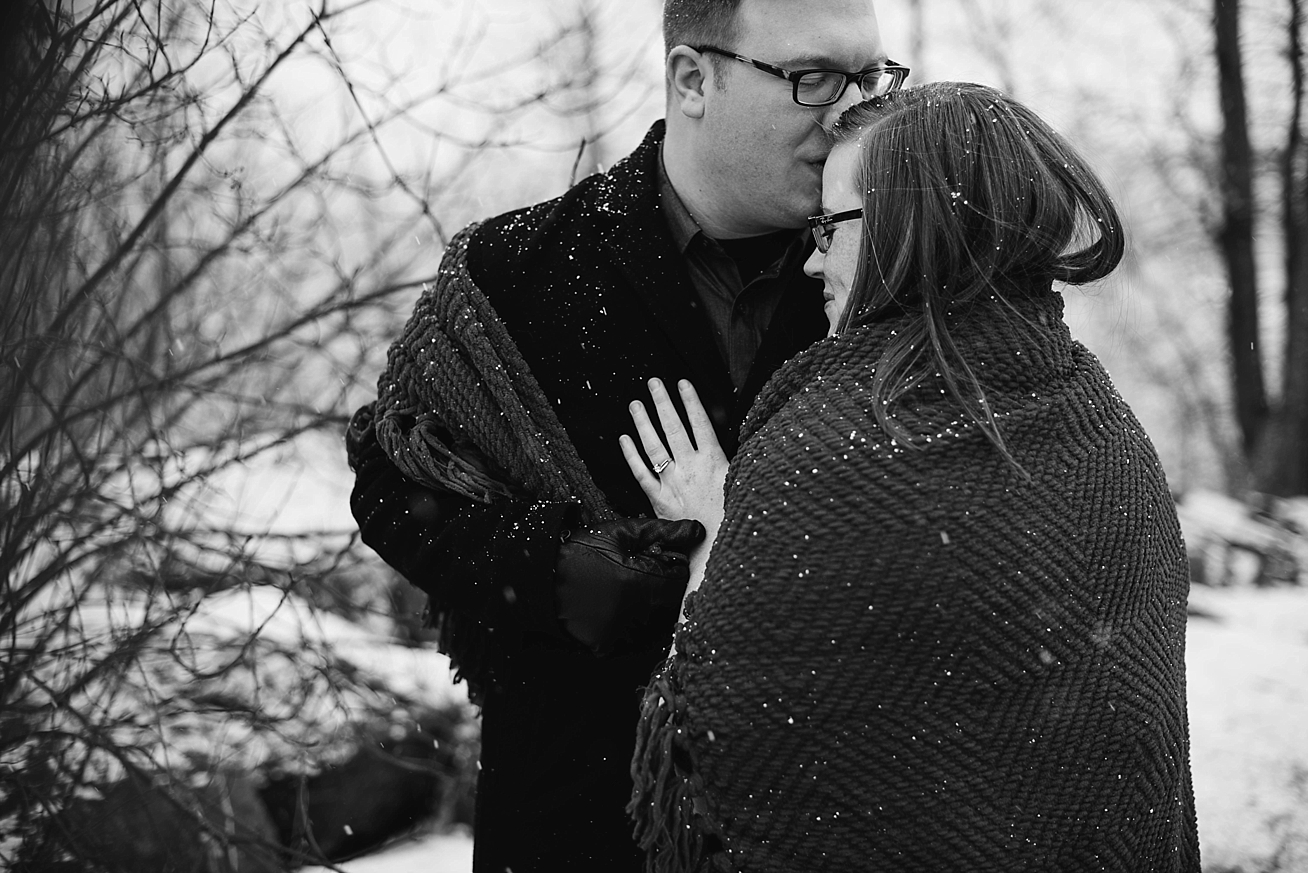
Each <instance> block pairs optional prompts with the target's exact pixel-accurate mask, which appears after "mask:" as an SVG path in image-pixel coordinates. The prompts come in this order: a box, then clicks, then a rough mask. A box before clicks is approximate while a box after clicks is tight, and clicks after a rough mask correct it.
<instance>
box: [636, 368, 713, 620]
mask: <svg viewBox="0 0 1308 873" xmlns="http://www.w3.org/2000/svg"><path fill="white" fill-rule="evenodd" d="M677 391H678V393H680V394H681V402H682V403H683V404H684V405H685V407H686V418H687V420H688V421H689V423H690V433H687V432H686V428H685V426H684V425H683V424H682V421H681V416H680V415H678V414H677V409H676V407H675V406H673V405H672V398H671V397H669V396H668V392H667V389H665V388H664V387H663V382H662V381H660V380H659V379H651V380H650V381H649V393H650V396H651V397H652V398H653V399H654V410H655V412H657V413H658V417H659V424H660V425H662V427H663V433H664V434H666V435H667V438H668V443H667V445H664V444H663V441H662V440H661V439H659V434H658V431H656V430H655V429H654V424H653V423H652V422H651V421H650V418H649V413H647V412H646V411H645V404H643V403H641V402H640V401H639V400H637V401H633V402H632V404H631V407H630V410H631V419H632V421H633V422H634V423H635V425H636V434H637V435H638V436H639V437H640V444H641V446H642V447H643V448H644V449H645V454H646V455H647V456H648V457H649V460H650V463H651V464H653V465H654V469H653V470H651V469H650V468H649V467H646V466H645V461H644V460H643V459H642V458H641V457H640V453H639V452H638V451H637V450H636V443H635V442H634V441H633V440H632V438H631V437H629V436H628V435H627V434H623V435H622V436H621V437H619V438H618V443H619V445H621V447H622V456H623V457H624V458H626V460H627V466H628V467H630V468H631V473H632V475H633V476H635V477H636V482H637V483H638V484H639V485H640V488H641V490H642V491H644V492H645V496H646V497H648V498H649V502H650V504H651V505H652V506H653V507H654V512H655V513H657V515H658V517H659V518H665V519H681V518H693V519H695V520H696V521H698V522H700V523H701V524H703V525H704V530H705V531H706V532H707V536H706V537H705V538H704V542H703V543H702V544H700V545H699V546H697V547H696V548H695V550H694V551H693V552H691V554H690V584H689V585H688V586H687V587H686V593H687V594H689V593H690V592H691V591H694V590H695V589H696V588H698V587H699V583H700V581H701V580H702V579H703V578H704V567H705V565H706V564H707V563H708V554H709V550H710V549H711V548H712V546H713V540H714V539H715V538H716V537H717V533H718V527H719V526H720V525H721V524H722V503H723V493H722V492H723V487H724V486H725V485H726V481H727V465H728V462H727V455H726V453H725V452H723V451H722V446H721V445H720V444H719V443H718V437H717V434H715V433H714V432H713V424H712V422H711V421H710V420H709V417H708V413H707V412H705V411H704V405H703V404H702V403H700V402H699V395H698V394H696V393H695V388H694V386H693V385H691V384H690V383H689V382H687V381H686V380H684V379H683V380H681V381H680V382H678V383H677ZM692 437H694V442H693V443H692V442H691V438H692ZM683 602H684V601H683Z"/></svg>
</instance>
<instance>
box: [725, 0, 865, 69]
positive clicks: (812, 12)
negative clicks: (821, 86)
mask: <svg viewBox="0 0 1308 873" xmlns="http://www.w3.org/2000/svg"><path fill="white" fill-rule="evenodd" d="M737 15H738V19H737V22H738V24H739V26H740V38H739V42H738V44H737V46H736V50H737V51H742V50H747V51H745V53H748V52H749V51H755V52H759V53H760V54H756V55H753V56H754V57H757V58H759V59H760V60H765V61H767V62H768V63H772V64H776V65H778V66H783V67H788V68H791V69H793V68H796V67H800V68H803V67H819V68H835V69H845V68H847V67H848V66H849V65H850V64H851V63H855V62H857V63H858V64H859V65H860V68H861V67H862V66H866V65H870V64H875V63H878V62H883V61H885V59H886V54H885V50H884V48H883V47H882V43H881V35H880V33H879V31H878V28H877V21H876V13H875V11H874V9H873V6H872V3H871V2H870V0H804V2H799V0H744V2H742V3H741V5H740V8H739V10H738V13H737ZM764 52H766V53H767V56H766V57H765V56H764V54H763V53H764Z"/></svg>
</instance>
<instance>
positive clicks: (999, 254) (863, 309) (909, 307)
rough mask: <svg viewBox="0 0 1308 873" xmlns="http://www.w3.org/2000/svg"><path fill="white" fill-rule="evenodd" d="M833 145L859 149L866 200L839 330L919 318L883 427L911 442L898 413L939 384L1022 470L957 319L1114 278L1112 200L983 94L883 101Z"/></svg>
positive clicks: (881, 412)
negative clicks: (976, 305) (906, 399)
mask: <svg viewBox="0 0 1308 873" xmlns="http://www.w3.org/2000/svg"><path fill="white" fill-rule="evenodd" d="M833 135H834V139H835V144H836V147H837V148H839V147H841V146H845V147H857V148H859V149H860V150H861V156H860V160H858V162H857V163H856V170H855V173H856V174H857V175H856V178H855V179H854V184H855V187H856V188H857V189H858V190H861V191H862V192H863V221H862V227H863V238H862V248H861V251H860V256H859V265H858V268H857V270H856V272H855V276H854V281H853V285H852V287H851V289H850V295H849V302H848V305H847V306H846V308H845V312H844V314H843V315H842V316H841V320H840V323H839V325H838V326H837V329H838V331H845V330H848V329H850V328H855V327H858V326H860V325H863V324H867V323H869V322H872V321H876V320H878V319H879V318H881V317H883V316H884V315H886V314H888V313H899V312H908V313H909V314H910V315H914V316H917V317H916V318H912V319H911V320H910V325H909V327H908V328H906V329H904V330H900V331H898V332H897V333H896V335H895V336H894V337H893V339H892V340H891V342H890V344H889V345H888V346H887V348H886V350H885V351H884V353H883V354H882V356H881V358H880V360H879V362H878V365H877V374H876V378H875V380H874V384H873V386H872V388H873V395H874V398H875V399H876V400H877V401H878V402H876V403H875V404H874V409H875V413H876V416H877V420H878V421H879V422H880V424H881V425H882V427H884V428H885V429H886V431H887V432H888V433H889V434H891V435H892V436H894V437H896V438H898V439H899V440H900V441H901V442H904V443H906V444H911V443H912V440H911V435H910V434H908V433H907V432H906V431H905V429H904V428H903V426H902V425H900V424H899V423H898V422H896V421H894V419H893V417H892V416H891V414H890V412H888V411H887V410H888V408H889V407H890V405H891V404H892V403H894V401H895V400H896V399H897V398H898V397H899V396H901V395H902V394H903V393H904V392H906V391H907V390H909V389H910V388H912V387H913V386H914V385H917V384H919V383H920V382H921V381H923V380H924V379H926V378H929V377H931V376H932V375H933V374H935V373H939V374H940V376H941V377H942V378H943V379H944V381H945V384H946V387H947V389H948V391H949V393H950V395H951V396H952V397H953V398H954V399H955V400H956V401H957V402H958V403H959V404H960V405H961V406H962V407H963V409H964V411H965V412H966V414H967V415H968V416H969V417H970V418H971V419H972V420H974V421H975V422H976V423H977V424H978V425H979V426H980V427H981V428H982V430H983V431H984V432H985V434H986V435H987V436H988V437H989V438H990V440H991V441H992V442H994V443H995V445H996V446H997V447H998V448H999V449H1000V451H1001V452H1003V454H1004V455H1005V457H1008V458H1009V460H1012V456H1011V455H1009V453H1008V451H1007V449H1006V448H1005V447H1004V443H1003V439H1002V438H1001V436H1000V434H999V431H998V428H997V427H996V425H995V418H994V414H993V412H992V411H991V409H990V406H989V404H988V403H987V401H986V397H985V391H984V388H983V386H982V385H981V383H980V381H979V380H978V379H977V377H976V374H975V373H974V372H973V370H972V367H971V366H970V365H969V363H968V362H967V361H966V360H964V359H963V356H962V354H961V353H960V351H959V349H958V348H957V346H956V345H955V344H954V342H953V338H952V336H951V334H950V329H951V328H950V325H951V323H953V322H956V321H957V319H951V317H950V316H951V314H952V313H962V312H963V311H964V310H965V309H966V308H968V306H969V305H970V304H972V303H973V302H985V301H993V303H994V304H995V305H999V306H1007V307H1008V308H1009V309H1010V310H1012V316H1013V318H1015V319H1020V318H1021V316H1020V315H1019V314H1018V312H1017V310H1016V309H1015V308H1013V307H1012V303H1011V300H1012V298H1014V297H1016V296H1022V295H1031V294H1038V293H1045V292H1046V289H1048V287H1049V285H1050V282H1051V280H1057V281H1060V282H1066V283H1068V284H1072V285H1079V284H1083V283H1086V282H1092V281H1094V280H1096V279H1101V278H1103V277H1104V276H1107V275H1108V274H1109V273H1110V272H1112V271H1113V269H1114V268H1115V267H1116V266H1117V264H1118V262H1119V261H1121V259H1122V253H1123V249H1124V247H1125V238H1124V233H1123V229H1122V225H1121V221H1120V220H1119V219H1118V215H1117V210H1116V209H1115V208H1114V206H1113V202H1112V199H1111V198H1110V197H1109V196H1108V192H1107V191H1106V190H1105V189H1104V186H1103V184H1102V183H1101V182H1100V181H1099V180H1098V178H1096V176H1095V174H1094V173H1093V172H1092V171H1091V170H1090V168H1089V166H1087V165H1086V163H1085V161H1084V160H1083V159H1082V158H1081V157H1080V156H1079V155H1078V154H1077V153H1076V151H1075V150H1074V149H1073V148H1072V146H1071V145H1070V144H1069V143H1068V142H1067V141H1066V140H1065V139H1063V137H1061V136H1059V135H1058V133H1056V132H1055V131H1054V130H1053V129H1052V128H1050V127H1049V125H1048V124H1046V123H1045V122H1044V121H1042V120H1041V119H1040V118H1039V117H1038V116H1037V115H1036V114H1035V113H1034V112H1032V111H1031V110H1030V109H1028V108H1026V107H1025V106H1023V105H1022V104H1020V103H1018V102H1017V101H1016V100H1013V99H1012V98H1010V97H1007V96H1005V95H1004V94H1002V93H1000V92H999V91H996V90H994V89H993V88H987V87H984V86H982V85H972V84H967V83H959V82H940V83H935V84H930V85H920V86H916V87H913V88H906V89H904V90H902V91H896V92H893V93H891V94H888V95H886V96H884V97H878V98H874V99H872V100H869V101H867V102H864V103H860V104H858V105H857V106H853V107H851V108H850V109H848V110H847V111H846V112H845V113H844V114H843V115H842V116H841V117H840V120H839V121H838V122H837V123H836V125H835V127H834V128H833Z"/></svg>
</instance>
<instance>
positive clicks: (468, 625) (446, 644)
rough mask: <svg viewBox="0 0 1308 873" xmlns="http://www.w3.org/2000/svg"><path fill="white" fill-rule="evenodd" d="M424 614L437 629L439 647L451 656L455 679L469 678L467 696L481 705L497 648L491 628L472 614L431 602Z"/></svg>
mask: <svg viewBox="0 0 1308 873" xmlns="http://www.w3.org/2000/svg"><path fill="white" fill-rule="evenodd" d="M425 618H426V622H425V624H426V625H427V626H428V627H434V628H435V629H436V632H437V637H436V648H437V649H439V650H440V651H441V652H442V653H443V654H445V655H448V656H449V659H450V667H451V668H452V669H453V670H454V681H455V682H466V683H467V684H468V699H469V700H470V701H472V703H474V704H475V705H477V706H481V704H482V701H483V699H484V698H483V694H484V692H485V689H486V686H487V685H488V684H489V683H490V673H491V665H492V660H493V658H494V655H495V652H496V648H495V646H494V645H493V644H492V635H491V633H490V631H489V630H487V629H486V628H485V627H483V626H482V625H481V624H479V623H478V622H477V621H476V620H475V619H473V618H471V617H469V616H466V615H461V614H460V613H458V612H453V611H451V612H441V611H436V610H433V609H432V608H431V604H430V603H428V605H427V615H426V616H425Z"/></svg>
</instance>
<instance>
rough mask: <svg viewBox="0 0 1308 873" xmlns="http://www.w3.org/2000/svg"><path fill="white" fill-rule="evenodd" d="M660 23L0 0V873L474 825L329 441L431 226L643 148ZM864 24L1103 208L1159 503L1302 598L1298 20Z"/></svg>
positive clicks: (206, 858) (1164, 1)
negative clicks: (1030, 128) (1042, 132)
mask: <svg viewBox="0 0 1308 873" xmlns="http://www.w3.org/2000/svg"><path fill="white" fill-rule="evenodd" d="M660 8H661V4H660V3H659V2H657V0H309V2H306V3H282V2H275V3H258V2H256V0H135V2H129V0H7V2H5V3H3V4H0V584H3V585H4V590H3V599H2V600H0V647H3V653H2V654H0V869H6V868H7V869H16V870H70V871H71V870H79V871H81V870H96V869H102V870H173V869H176V870H210V871H218V870H274V869H282V868H284V867H288V866H290V867H293V866H297V865H299V864H302V863H306V862H309V861H318V862H321V861H322V860H324V859H339V858H344V857H348V856H349V855H351V854H353V853H355V852H358V851H361V850H363V849H365V848H367V847H369V846H371V845H375V844H376V843H377V842H378V841H380V840H381V839H384V838H385V837H386V836H387V835H389V834H391V833H393V832H395V830H396V829H397V828H402V827H404V826H407V825H409V824H412V823H413V822H415V821H419V820H422V821H430V820H436V821H438V822H441V823H444V824H451V823H457V822H466V821H468V819H469V816H470V815H471V811H470V806H469V802H470V801H469V789H470V786H471V784H472V782H473V780H474V779H475V760H476V742H477V731H476V722H475V716H474V714H473V713H472V712H471V710H470V708H469V707H468V704H467V703H466V699H465V698H464V697H463V696H462V695H461V692H460V690H459V689H457V688H453V687H451V685H450V682H449V678H448V675H447V673H448V671H447V668H446V664H445V662H444V660H443V659H442V658H441V657H440V656H439V655H436V654H435V653H434V652H432V651H431V649H430V646H429V645H426V646H425V645H424V642H426V641H428V640H429V638H430V633H429V632H428V631H425V630H424V629H423V628H422V622H421V618H420V613H421V609H422V596H421V595H420V594H415V592H414V591H413V590H412V589H410V588H409V587H408V586H407V585H405V584H404V583H403V582H401V581H399V580H398V579H397V578H396V577H395V576H394V575H393V574H392V573H391V572H390V571H388V570H387V569H386V568H384V567H383V566H382V565H380V563H379V562H378V561H377V560H376V558H375V557H374V556H372V555H371V553H370V552H369V551H368V550H367V549H365V548H363V547H361V546H360V545H359V543H358V542H357V539H356V536H355V530H354V527H353V523H352V520H351V519H350V516H349V511H348V505H347V499H348V493H349V488H350V484H351V480H352V476H351V474H350V473H349V471H348V469H347V468H346V466H345V462H344V452H343V447H342V433H343V430H344V426H345V422H346V420H347V419H348V416H349V414H350V412H351V411H352V410H353V409H354V408H355V407H357V406H358V405H360V404H361V403H363V402H366V401H368V400H370V399H371V398H372V397H373V395H374V392H375V384H374V383H375V379H376V377H377V374H378V372H379V371H380V368H381V365H382V363H383V362H384V357H385V351H386V347H387V345H388V343H389V341H390V340H391V339H392V338H393V337H394V336H396V335H397V333H398V331H399V329H400V327H401V325H402V324H403V321H404V320H405V318H406V317H407V315H408V311H409V309H410V307H411V306H412V303H413V301H414V299H415V298H416V296H417V295H418V293H420V291H421V289H422V287H423V284H424V282H426V281H427V280H428V279H430V277H431V276H432V275H433V274H434V272H435V270H436V265H437V263H438V261H439V259H440V256H441V253H442V249H443V245H444V243H445V241H446V240H447V239H448V238H449V237H450V236H452V235H453V233H454V232H456V231H457V230H458V229H459V228H461V227H462V226H463V225H465V224H466V223H467V222H469V221H473V220H476V219H479V218H484V217H486V216H489V215H491V214H494V213H497V212H500V211H503V210H506V209H510V208H514V207H517V206H521V205H525V204H527V203H530V202H533V201H536V200H540V199H543V198H547V197H551V196H554V195H557V194H559V193H561V192H562V191H563V190H564V189H565V188H566V187H567V186H568V184H569V183H570V181H571V180H574V179H577V178H581V177H582V176H584V175H586V174H588V173H590V172H594V171H595V170H597V169H603V168H606V167H608V166H609V165H611V164H612V163H613V162H614V161H616V160H617V159H619V158H621V157H622V156H623V155H625V154H626V153H627V152H628V151H629V150H630V149H631V148H632V147H634V146H635V144H636V143H637V142H638V141H639V139H640V137H641V136H642V134H643V133H644V131H645V129H646V128H647V127H648V125H649V124H650V123H651V122H652V121H653V120H654V119H656V118H659V117H661V116H662V114H663V87H662V46H661V39H660V34H659V13H660ZM878 12H879V15H880V17H881V24H882V29H883V35H884V38H885V43H886V45H887V48H888V51H889V52H890V54H891V56H892V57H893V58H894V59H896V60H897V61H899V62H901V63H905V64H907V65H909V66H911V67H912V68H913V76H912V80H913V81H924V80H928V79H961V80H971V81H979V82H985V83H989V84H994V85H997V86H999V87H1001V88H1003V89H1005V90H1007V91H1009V92H1010V93H1012V94H1014V95H1015V96H1017V97H1018V98H1019V99H1021V100H1023V101H1025V102H1027V103H1029V104H1030V105H1031V106H1033V107H1034V108H1035V109H1036V110H1037V111H1039V112H1041V113H1042V114H1043V115H1044V116H1045V117H1047V118H1048V119H1050V120H1051V121H1052V122H1053V123H1054V125H1055V126H1056V127H1058V128H1059V129H1060V130H1062V131H1064V132H1065V133H1066V134H1067V135H1068V136H1069V137H1070V138H1071V139H1072V140H1073V142H1074V143H1076V144H1077V145H1078V146H1079V147H1080V148H1081V149H1082V150H1083V151H1084V153H1086V154H1087V156H1088V157H1089V158H1090V159H1091V162H1092V163H1093V164H1094V165H1095V166H1096V168H1097V169H1098V170H1099V171H1100V172H1101V174H1102V175H1103V176H1104V177H1105V179H1106V180H1107V182H1108V183H1109V185H1110V188H1111V189H1112V190H1113V192H1114V193H1115V196H1116V197H1117V198H1118V201H1119V204H1120V205H1121V207H1122V209H1123V212H1124V214H1125V216H1126V217H1127V221H1128V224H1129V230H1130V233H1131V248H1130V255H1129V258H1128V260H1127V262H1126V264H1125V266H1124V267H1123V268H1122V269H1121V270H1119V271H1118V273H1117V274H1116V275H1115V276H1114V277H1112V278H1110V279H1109V280H1107V281H1106V282H1104V283H1101V284H1100V285H1098V286H1096V287H1094V288H1091V289H1090V290H1088V291H1085V292H1081V291H1073V292H1071V293H1069V294H1068V305H1069V310H1068V311H1069V321H1070V322H1071V324H1072V328H1073V332H1074V334H1075V335H1077V336H1078V337H1080V338H1081V339H1082V340H1083V341H1085V342H1086V343H1087V345H1089V346H1090V347H1091V349H1092V350H1094V351H1095V352H1096V353H1097V354H1099V356H1100V357H1101V358H1102V359H1103V360H1104V362H1105V364H1106V365H1107V367H1108V369H1109V371H1110V372H1111V373H1112V374H1113V377H1114V379H1115V381H1116V383H1117V385H1118V388H1119V389H1120V391H1121V392H1122V393H1123V395H1124V396H1125V397H1126V398H1127V400H1128V401H1129V402H1130V403H1131V404H1132V406H1133V407H1134V408H1135V410H1136V412H1137V414H1138V415H1139V417H1140V419H1141V421H1142V422H1143V424H1144V425H1145V427H1146V429H1147V430H1148V432H1149V434H1150V435H1151V436H1152V438H1153V439H1154V441H1155V443H1156V445H1157V447H1158V449H1159V452H1160V454H1161V456H1162V458H1163V463H1164V466H1165V468H1166V470H1167V473H1168V476H1169V480H1170V482H1171V485H1172V488H1173V490H1174V492H1175V493H1176V494H1177V495H1178V499H1179V500H1180V501H1181V502H1182V505H1183V506H1184V505H1185V502H1186V501H1187V499H1188V498H1189V496H1190V495H1199V494H1202V495H1207V496H1206V497H1205V500H1206V501H1207V503H1205V504H1204V505H1206V506H1210V507H1211V506H1213V505H1215V504H1214V501H1217V504H1216V505H1220V506H1221V507H1223V509H1222V510H1221V512H1227V513H1230V512H1235V513H1236V515H1237V516H1240V518H1241V523H1244V522H1247V521H1249V520H1250V519H1255V520H1262V521H1268V520H1271V521H1273V522H1274V524H1272V527H1271V530H1272V534H1267V536H1271V537H1272V541H1274V542H1273V546H1274V547H1269V549H1267V550H1264V551H1263V552H1262V553H1256V554H1257V557H1256V559H1255V560H1254V563H1253V565H1251V566H1252V569H1251V570H1249V571H1248V573H1246V574H1245V575H1248V576H1250V577H1251V578H1263V577H1266V576H1268V575H1269V574H1270V575H1271V576H1275V577H1276V578H1279V579H1281V580H1283V581H1296V580H1297V581H1299V582H1300V583H1302V581H1303V580H1304V578H1305V574H1308V560H1305V558H1304V554H1303V550H1302V548H1300V547H1299V546H1295V545H1286V543H1287V542H1290V541H1289V540H1288V539H1286V538H1285V537H1282V536H1281V534H1287V535H1293V534H1295V532H1296V528H1295V524H1296V523H1298V524H1302V515H1301V516H1300V521H1299V522H1294V521H1293V520H1292V519H1291V518H1290V516H1289V515H1287V514H1285V513H1282V512H1281V509H1282V508H1284V507H1289V506H1291V505H1292V504H1291V502H1289V501H1286V500H1284V498H1291V497H1294V496H1296V495H1305V494H1308V143H1306V141H1305V130H1306V128H1308V121H1305V118H1304V112H1305V108H1306V107H1305V76H1304V72H1305V51H1304V46H1303V42H1302V40H1303V37H1304V22H1303V9H1302V4H1301V2H1300V0H1240V2H1237V0H1097V2H1094V3H1086V2H1076V3H1069V2H1059V0H894V2H891V0H882V2H880V4H879V8H878ZM1222 501H1236V502H1234V503H1232V502H1222ZM1231 507H1240V508H1239V509H1235V510H1232V509H1231ZM1221 512H1218V513H1217V514H1218V515H1220V514H1221ZM1241 513H1244V515H1241ZM1192 515H1194V513H1192ZM1212 515H1213V514H1212V513H1209V515H1208V516H1207V517H1212ZM1224 517H1230V516H1229V514H1228V516H1224ZM1278 519H1279V520H1278ZM1260 523H1261V522H1260ZM1297 533H1298V534H1299V535H1302V534H1303V533H1304V531H1303V529H1302V527H1300V528H1298V529H1297ZM1187 535H1188V536H1190V537H1191V546H1192V547H1196V548H1197V547H1200V546H1203V545H1205V543H1204V542H1201V541H1200V540H1202V537H1198V538H1196V537H1195V536H1193V535H1192V533H1191V531H1190V530H1187ZM1262 535H1263V534H1251V535H1250V536H1251V537H1252V538H1253V539H1257V537H1258V536H1262ZM1213 536H1215V537H1216V538H1217V539H1220V538H1221V536H1222V534H1221V533H1220V532H1217V533H1214V534H1213ZM1278 537H1280V538H1279V539H1278ZM1299 542H1302V537H1301V536H1300V539H1299ZM1296 549H1298V551H1296ZM1223 554H1227V553H1226V552H1223ZM1209 558H1210V556H1209V557H1205V556H1203V555H1200V556H1198V557H1197V559H1196V563H1195V566H1196V572H1197V573H1201V572H1202V573H1208V574H1209V575H1210V576H1212V578H1210V579H1209V580H1208V581H1222V580H1224V579H1225V576H1224V574H1228V573H1229V572H1230V568H1229V567H1228V566H1227V564H1228V563H1229V562H1227V561H1226V559H1225V558H1223V559H1222V561H1220V562H1218V563H1220V564H1221V566H1220V567H1218V568H1217V569H1216V570H1214V569H1213V567H1212V565H1213V561H1212V560H1210V559H1209ZM344 795H349V796H350V798H351V799H352V800H354V801H356V802H360V801H364V800H366V801H368V802H369V803H371V804H372V805H371V806H370V807H369V810H370V811H369V812H366V813H360V812H358V810H357V809H355V810H353V811H347V812H341V809H342V808H343V807H342V806H341V798H342V796H344ZM388 803H389V805H388ZM125 835H126V836H125ZM1267 869H1273V868H1270V867H1269V868H1267Z"/></svg>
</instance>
